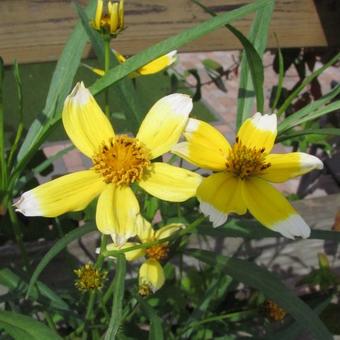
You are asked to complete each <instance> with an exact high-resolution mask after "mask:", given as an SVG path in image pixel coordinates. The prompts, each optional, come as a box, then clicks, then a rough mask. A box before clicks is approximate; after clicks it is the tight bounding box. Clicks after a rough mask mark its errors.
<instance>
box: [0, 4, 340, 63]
mask: <svg viewBox="0 0 340 340" xmlns="http://www.w3.org/2000/svg"><path fill="white" fill-rule="evenodd" d="M249 2H251V1H250V0H202V3H204V4H205V5H207V6H208V7H210V9H212V10H214V11H215V12H216V13H222V12H225V11H228V10H232V9H234V8H237V7H239V6H241V5H243V4H246V3H249ZM80 3H81V4H83V5H85V4H86V3H87V1H86V0H81V1H80ZM0 14H1V21H0V55H1V56H2V58H3V59H4V60H5V63H6V64H10V63H12V62H13V60H14V59H17V60H18V61H19V62H20V63H31V62H43V61H51V60H57V59H58V57H59V55H60V53H61V51H62V48H63V46H64V44H65V41H66V40H67V37H68V35H69V34H70V32H71V30H72V28H73V27H74V24H75V22H76V20H77V16H76V13H75V10H74V8H73V6H72V4H71V0H45V1H43V0H1V1H0ZM208 18H209V15H208V14H206V13H204V12H203V10H202V9H200V8H199V7H198V6H197V5H195V4H193V3H192V2H191V1H190V0H171V1H169V0H126V23H127V26H128V28H127V30H126V31H125V32H124V34H122V35H121V36H120V37H119V39H117V40H115V41H114V45H115V48H116V49H118V50H120V51H122V52H123V53H124V54H127V55H129V54H134V53H136V52H138V51H140V50H142V49H144V48H145V47H148V46H150V45H152V44H154V43H156V42H159V41H161V40H163V39H165V38H167V37H169V36H171V35H173V34H176V33H179V32H180V31H182V30H184V29H186V28H189V27H192V26H194V25H195V24H197V23H199V22H202V21H203V20H205V19H208ZM252 18H253V16H248V17H246V18H243V19H242V20H240V21H238V22H237V23H235V25H236V26H237V27H238V28H239V29H240V30H241V31H242V32H244V33H246V32H247V30H248V29H249V26H250V23H251V20H252ZM339 23H340V3H339V1H337V0H324V1H316V0H315V1H313V0H295V1H294V0H277V1H276V7H275V12H274V15H273V21H272V24H271V28H270V35H269V47H276V41H275V38H274V33H276V35H277V36H278V39H279V42H280V46H281V47H301V46H306V47H307V46H331V45H333V46H334V45H340V38H339V37H340V34H339V33H340V32H339V31H340V25H339ZM238 48H240V44H239V42H238V41H237V40H236V39H235V38H234V37H233V36H232V35H231V34H230V33H229V32H228V31H227V30H226V29H224V28H223V29H220V30H218V31H215V32H213V33H211V34H209V35H207V36H205V37H203V38H202V39H200V40H197V41H195V42H193V43H191V44H188V45H186V46H184V47H183V48H182V49H181V51H212V50H226V49H229V50H230V49H238ZM88 53H89V49H87V51H86V52H85V54H84V56H87V55H88Z"/></svg>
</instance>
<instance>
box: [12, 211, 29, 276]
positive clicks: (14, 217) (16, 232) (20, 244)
mask: <svg viewBox="0 0 340 340" xmlns="http://www.w3.org/2000/svg"><path fill="white" fill-rule="evenodd" d="M8 212H9V217H10V220H11V224H12V228H13V231H14V235H15V239H16V242H17V244H18V247H19V250H20V253H21V257H22V261H23V264H24V266H25V267H26V270H28V269H29V260H28V256H27V251H26V248H25V245H24V241H23V234H22V231H21V228H20V222H19V221H18V217H17V215H16V213H15V212H14V210H13V207H12V206H11V205H8Z"/></svg>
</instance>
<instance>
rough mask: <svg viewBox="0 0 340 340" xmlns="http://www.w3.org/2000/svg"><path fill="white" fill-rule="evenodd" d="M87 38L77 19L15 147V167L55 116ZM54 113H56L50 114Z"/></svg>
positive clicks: (36, 144)
mask: <svg viewBox="0 0 340 340" xmlns="http://www.w3.org/2000/svg"><path fill="white" fill-rule="evenodd" d="M95 8H96V1H95V0H91V1H90V4H89V5H88V6H87V8H86V12H87V13H88V14H89V15H90V16H91V17H92V16H93V15H94V12H95ZM86 42H87V34H86V32H85V31H84V29H83V27H82V25H81V23H78V24H77V25H76V27H75V29H74V30H73V32H72V34H71V36H70V38H69V39H68V41H67V43H66V45H65V47H64V50H63V52H62V55H61V57H60V58H59V60H58V63H57V66H56V68H55V71H54V73H53V77H52V80H51V84H50V87H49V90H48V95H47V99H46V103H45V107H44V109H43V112H42V113H41V114H40V115H38V117H37V118H36V119H35V120H34V122H33V123H32V125H31V127H30V129H29V131H28V133H27V135H26V137H25V139H24V142H23V144H22V145H21V148H20V150H19V153H18V156H17V160H18V162H19V165H18V167H20V168H21V167H23V166H24V164H25V162H27V159H29V157H30V155H31V154H32V153H33V152H34V151H35V150H36V149H37V148H38V147H39V145H40V144H41V143H42V141H43V139H44V137H46V133H47V131H48V130H49V129H50V125H51V122H52V120H53V119H55V118H56V117H57V118H58V119H59V118H60V114H61V110H62V106H63V104H64V100H65V98H66V96H67V95H68V93H69V92H70V89H71V86H72V82H73V78H74V76H75V74H76V72H77V69H78V67H79V64H80V60H81V57H82V55H83V50H84V47H85V45H86ZM54 116H56V117H54Z"/></svg>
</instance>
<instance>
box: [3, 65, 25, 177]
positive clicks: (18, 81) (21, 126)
mask: <svg viewBox="0 0 340 340" xmlns="http://www.w3.org/2000/svg"><path fill="white" fill-rule="evenodd" d="M14 77H15V80H16V84H17V95H18V105H19V107H18V111H19V125H18V128H17V132H16V135H15V139H14V143H13V145H12V147H11V150H10V153H9V157H8V162H7V164H8V169H9V171H10V169H11V168H12V162H13V159H14V154H15V152H16V150H17V148H18V145H19V142H20V139H21V136H22V133H23V131H24V105H23V96H22V84H21V77H20V71H19V66H18V63H17V62H16V61H15V64H14Z"/></svg>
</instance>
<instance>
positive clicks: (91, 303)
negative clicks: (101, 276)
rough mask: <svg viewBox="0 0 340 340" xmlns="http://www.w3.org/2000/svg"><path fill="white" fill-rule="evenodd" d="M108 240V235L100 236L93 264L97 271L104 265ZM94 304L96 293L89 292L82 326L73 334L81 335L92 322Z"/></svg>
mask: <svg viewBox="0 0 340 340" xmlns="http://www.w3.org/2000/svg"><path fill="white" fill-rule="evenodd" d="M108 239H109V236H108V235H102V237H101V242H100V253H99V255H98V257H97V261H96V263H95V266H96V268H97V269H98V270H101V268H102V266H103V263H104V260H105V256H104V250H105V251H106V245H107V242H108ZM95 302H96V291H92V292H90V296H89V300H88V303H87V307H86V312H85V320H84V323H83V324H82V325H80V327H79V328H78V329H77V330H76V332H75V333H76V334H79V333H81V332H82V331H83V330H84V328H85V324H86V323H87V322H89V321H91V320H93V318H94V314H93V307H94V304H95Z"/></svg>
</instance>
